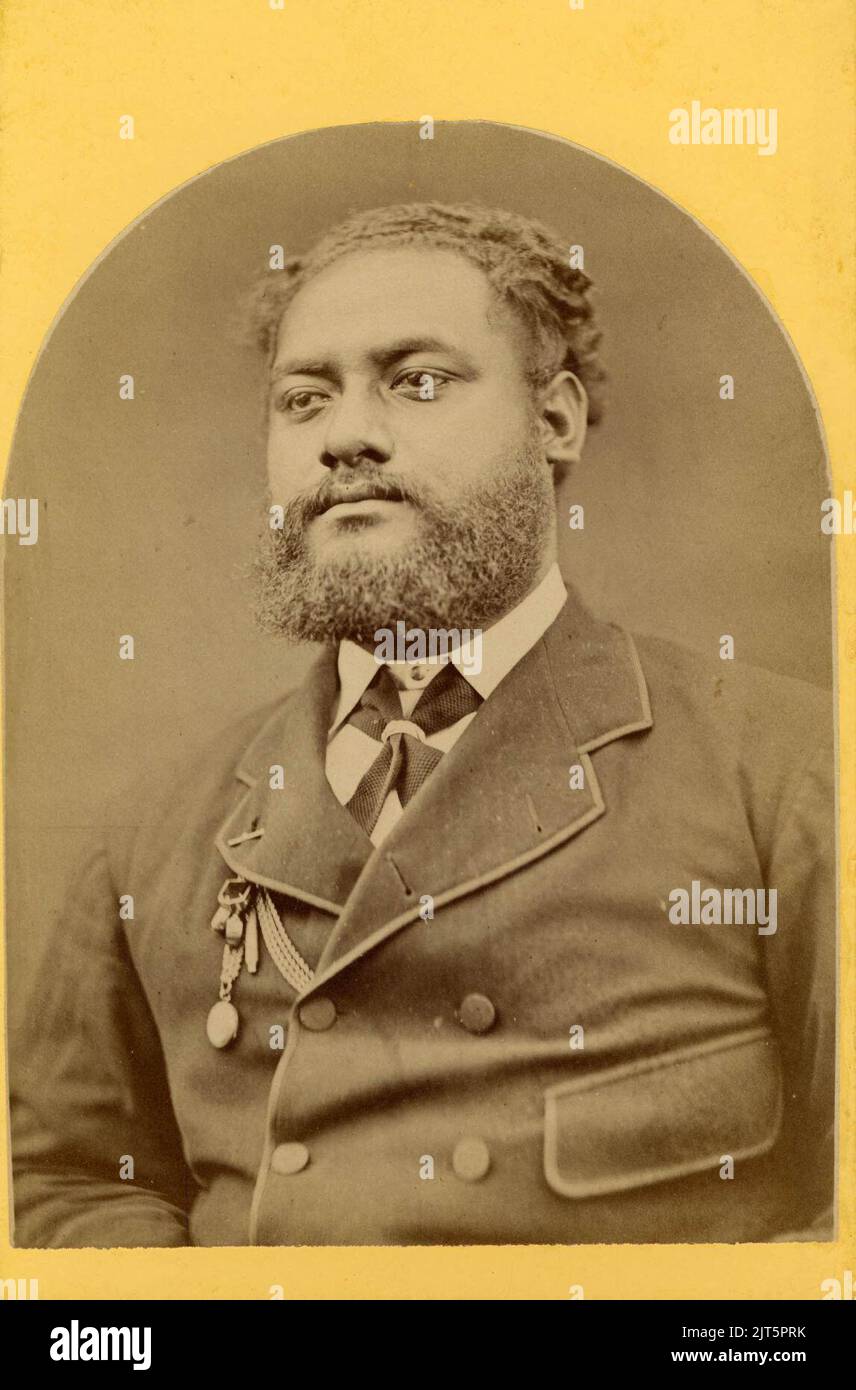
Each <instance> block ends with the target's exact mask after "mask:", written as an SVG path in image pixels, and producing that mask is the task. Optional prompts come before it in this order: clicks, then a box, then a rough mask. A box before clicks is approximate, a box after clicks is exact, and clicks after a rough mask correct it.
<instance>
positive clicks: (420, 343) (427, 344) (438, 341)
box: [270, 337, 469, 382]
mask: <svg viewBox="0 0 856 1390" xmlns="http://www.w3.org/2000/svg"><path fill="white" fill-rule="evenodd" d="M417 352H442V353H445V354H446V356H449V357H456V358H457V359H458V361H460V362H464V363H469V358H468V357H467V355H466V354H465V353H463V352H462V351H461V349H460V348H456V347H453V346H452V344H451V343H447V342H445V341H444V340H443V339H442V338H432V337H419V338H400V339H399V340H398V341H397V342H394V343H390V344H389V345H388V346H387V347H383V348H375V349H374V351H372V352H370V353H369V354H368V355H369V359H370V360H371V361H372V362H373V363H374V364H375V366H377V367H380V368H381V369H383V368H384V367H389V366H391V365H392V363H393V362H397V361H399V359H400V358H402V357H410V356H411V355H412V354H413V353H417ZM338 375H339V369H338V367H337V365H336V363H335V362H333V361H331V360H329V359H327V360H317V361H302V360H299V359H297V358H292V359H286V361H284V362H276V363H274V365H273V366H272V368H271V373H270V379H271V381H272V382H273V381H279V380H280V378H281V377H284V376H322V377H328V378H330V379H332V380H335V379H336V378H337V377H338Z"/></svg>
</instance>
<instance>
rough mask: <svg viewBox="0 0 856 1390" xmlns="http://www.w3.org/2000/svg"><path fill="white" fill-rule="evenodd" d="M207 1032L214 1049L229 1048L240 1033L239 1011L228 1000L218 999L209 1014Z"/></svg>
mask: <svg viewBox="0 0 856 1390" xmlns="http://www.w3.org/2000/svg"><path fill="white" fill-rule="evenodd" d="M205 1031H206V1032H207V1034H208V1041H209V1042H210V1044H211V1046H212V1047H228V1045H229V1043H230V1042H231V1041H232V1039H233V1038H234V1037H236V1036H237V1032H238V1010H237V1009H236V1008H235V1005H234V1004H230V1003H229V1001H228V999H218V1000H217V1003H216V1004H215V1005H214V1006H213V1008H212V1009H211V1010H210V1012H209V1014H208V1023H207V1025H206V1029H205Z"/></svg>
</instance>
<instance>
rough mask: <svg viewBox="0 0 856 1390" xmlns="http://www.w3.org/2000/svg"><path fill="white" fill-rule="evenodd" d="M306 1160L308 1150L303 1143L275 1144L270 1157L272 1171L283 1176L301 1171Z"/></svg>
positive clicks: (307, 1160) (307, 1159) (307, 1158)
mask: <svg viewBox="0 0 856 1390" xmlns="http://www.w3.org/2000/svg"><path fill="white" fill-rule="evenodd" d="M308 1162H309V1150H308V1149H307V1147H306V1145H305V1144H277V1146H276V1148H275V1149H274V1151H273V1153H272V1154H271V1157H270V1166H271V1168H272V1169H273V1171H274V1172H275V1173H282V1174H283V1175H284V1176H285V1177H289V1176H290V1175H291V1174H292V1173H300V1172H302V1170H303V1169H304V1168H305V1167H306V1165H307V1163H308Z"/></svg>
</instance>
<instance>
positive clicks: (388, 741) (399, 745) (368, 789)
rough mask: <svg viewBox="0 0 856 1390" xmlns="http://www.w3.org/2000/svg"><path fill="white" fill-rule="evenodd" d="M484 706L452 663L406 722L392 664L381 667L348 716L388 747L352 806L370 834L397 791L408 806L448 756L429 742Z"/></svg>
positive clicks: (380, 753) (374, 763) (433, 683)
mask: <svg viewBox="0 0 856 1390" xmlns="http://www.w3.org/2000/svg"><path fill="white" fill-rule="evenodd" d="M481 703H482V697H481V695H479V694H478V692H477V691H476V690H474V689H473V687H472V686H471V685H470V683H469V681H467V680H465V679H464V677H463V676H462V675H461V673H460V671H459V670H458V668H457V666H455V664H454V663H453V662H451V661H448V662H446V664H445V666H444V667H443V669H442V670H441V671H439V672H438V673H437V675H436V676H435V677H434V679H433V680H432V681H431V684H430V685H429V686H427V687H426V689H425V690H424V691H423V692H422V694H421V695H420V697H419V699H418V700H417V702H416V705H415V706H414V708H413V711H412V712H411V714H410V715H409V716H408V717H407V718H406V719H405V718H404V717H403V715H402V712H401V701H400V700H399V698H398V690H397V688H396V685H395V682H394V680H393V679H392V676H391V675H390V673H389V670H388V669H387V667H386V666H382V667H381V668H380V671H379V672H378V674H377V675H376V676H375V678H374V680H373V681H372V683H371V685H370V686H368V688H367V689H366V690H364V691H363V694H362V697H361V699H360V703H359V705H358V706H357V707H356V709H355V710H354V711H353V713H352V714H351V715H350V716H349V718H348V723H349V724H353V725H354V727H355V728H357V729H361V730H362V731H363V733H366V734H368V735H369V736H370V737H371V738H374V739H377V740H378V741H379V743H380V744H381V745H382V746H381V748H380V749H379V751H378V754H377V757H376V758H375V760H374V762H373V763H372V765H371V767H370V768H369V770H368V772H366V773H365V775H364V776H363V778H362V780H361V781H360V784H359V786H358V787H357V790H356V791H355V792H354V794H353V796H352V797H351V799H350V801H349V802H348V803H347V806H348V810H349V811H350V812H351V814H352V815H353V816H354V818H355V820H357V821H358V822H359V824H360V825H361V826H362V827H363V829H364V830H365V832H366V834H367V835H371V833H372V831H373V830H374V828H375V825H376V824H377V820H378V816H379V815H380V813H381V810H382V809H383V804H384V802H385V801H386V798H387V797H388V795H389V793H390V792H391V791H396V792H397V793H398V799H399V801H400V802H401V804H402V806H406V805H407V803H408V801H409V800H410V799H411V797H413V796H415V795H416V793H417V792H418V790H419V788H420V787H421V786H422V783H423V782H425V781H426V780H427V778H428V777H429V776H430V774H431V773H432V772H433V770H434V768H435V767H436V766H437V764H438V762H439V761H440V759H441V758H442V756H443V754H442V752H441V751H440V749H439V748H431V747H429V745H428V744H427V743H426V742H425V739H426V738H427V737H428V736H429V735H431V734H436V733H437V732H438V731H439V730H440V729H446V728H448V727H449V725H451V724H455V723H457V721H458V720H459V719H463V717H464V715H465V714H472V713H473V712H474V711H475V710H477V709H478V707H479V705H480V704H481Z"/></svg>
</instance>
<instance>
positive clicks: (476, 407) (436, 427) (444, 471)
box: [397, 396, 532, 490]
mask: <svg viewBox="0 0 856 1390" xmlns="http://www.w3.org/2000/svg"><path fill="white" fill-rule="evenodd" d="M531 428H532V423H531V420H530V417H529V415H528V414H527V411H526V409H525V407H524V405H523V403H522V402H521V401H519V400H514V401H511V402H510V401H509V400H508V399H507V397H501V396H492V397H487V398H482V399H480V400H478V401H472V402H467V403H466V404H465V405H463V406H461V407H460V408H457V409H455V410H445V409H444V408H443V407H442V406H440V407H438V409H437V410H436V412H434V413H433V414H432V407H431V406H426V407H425V412H424V416H420V417H419V419H418V420H417V421H415V422H413V423H412V424H411V423H410V422H408V424H407V427H406V428H402V429H400V430H399V433H398V439H397V460H398V462H399V463H400V464H405V465H407V464H410V463H412V464H413V465H414V466H415V468H416V469H417V470H424V471H425V473H426V475H431V476H434V477H437V478H441V479H443V480H444V481H446V482H447V483H448V485H449V487H450V489H453V490H454V489H455V488H456V487H458V488H464V487H466V486H467V485H468V484H470V483H471V482H473V481H474V480H475V479H477V478H480V477H482V476H485V475H489V474H490V472H491V471H493V470H495V469H496V467H497V466H498V464H500V463H502V462H504V461H506V460H507V459H509V458H513V457H515V456H516V455H517V454H519V453H520V452H521V451H522V450H523V449H525V447H526V445H527V443H528V441H529V439H530V431H531Z"/></svg>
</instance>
